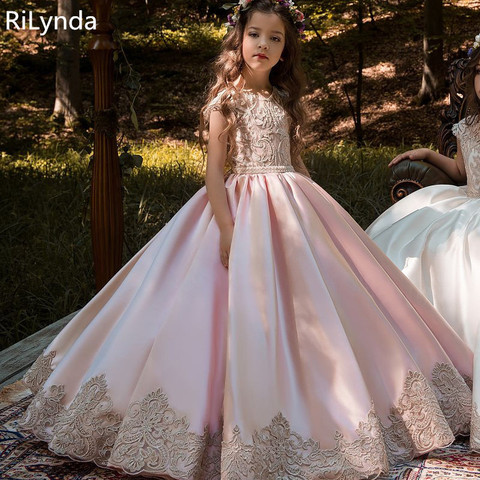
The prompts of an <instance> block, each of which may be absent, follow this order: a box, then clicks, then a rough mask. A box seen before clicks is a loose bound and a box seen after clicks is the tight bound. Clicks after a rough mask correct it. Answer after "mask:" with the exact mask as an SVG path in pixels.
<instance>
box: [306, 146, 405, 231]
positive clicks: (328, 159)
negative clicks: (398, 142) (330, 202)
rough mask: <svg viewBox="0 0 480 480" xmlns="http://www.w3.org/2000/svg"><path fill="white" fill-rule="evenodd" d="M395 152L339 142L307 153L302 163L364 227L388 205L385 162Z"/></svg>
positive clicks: (387, 175) (383, 148) (393, 149)
mask: <svg viewBox="0 0 480 480" xmlns="http://www.w3.org/2000/svg"><path fill="white" fill-rule="evenodd" d="M402 151H403V149H402ZM397 153H398V149H396V148H393V147H368V146H367V147H363V148H357V147H356V145H355V144H353V143H348V142H347V143H345V142H340V143H338V144H331V145H328V146H326V147H325V148H322V149H315V150H312V151H310V152H308V153H307V155H306V156H305V163H306V165H307V167H308V168H309V170H310V171H311V175H312V178H313V180H315V181H316V182H317V183H318V184H319V185H320V186H322V187H323V188H324V189H325V190H326V191H327V192H328V193H329V194H330V195H332V197H333V198H335V200H337V202H338V203H340V205H342V207H343V208H345V209H346V210H347V211H348V212H349V213H350V214H351V215H352V216H353V218H354V219H355V220H356V221H357V222H358V223H359V224H360V226H361V227H362V228H366V227H368V225H370V223H372V221H373V220H375V218H377V217H378V215H380V213H382V212H383V211H384V210H386V209H387V208H388V206H389V205H390V197H389V192H388V177H389V170H388V168H387V164H388V162H389V161H390V160H391V159H392V158H393V157H394V156H395V155H397Z"/></svg>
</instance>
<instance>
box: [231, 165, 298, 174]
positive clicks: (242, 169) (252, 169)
mask: <svg viewBox="0 0 480 480" xmlns="http://www.w3.org/2000/svg"><path fill="white" fill-rule="evenodd" d="M294 171H295V169H294V168H293V167H292V166H291V165H252V166H247V165H245V166H244V165H237V166H236V167H234V169H233V173H236V174H245V173H246V174H248V173H285V172H294Z"/></svg>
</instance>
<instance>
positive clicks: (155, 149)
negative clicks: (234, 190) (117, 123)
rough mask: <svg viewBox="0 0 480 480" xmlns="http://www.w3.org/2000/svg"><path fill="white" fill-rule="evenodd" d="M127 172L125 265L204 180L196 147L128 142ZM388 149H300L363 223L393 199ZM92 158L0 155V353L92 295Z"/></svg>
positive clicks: (57, 153) (51, 151) (56, 152)
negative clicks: (132, 157)
mask: <svg viewBox="0 0 480 480" xmlns="http://www.w3.org/2000/svg"><path fill="white" fill-rule="evenodd" d="M132 152H133V153H135V154H140V155H142V156H143V158H144V163H143V166H142V167H141V168H140V169H135V170H134V171H133V174H132V175H131V176H129V177H126V178H125V182H124V184H125V192H124V212H125V216H124V218H125V236H124V240H125V241H124V244H125V248H124V261H125V262H126V261H128V259H129V258H131V256H132V255H133V254H134V253H135V252H136V251H138V250H139V249H140V248H141V247H142V246H143V245H144V244H145V243H146V242H147V241H148V240H150V238H152V236H153V235H155V234H156V233H157V232H158V231H159V230H160V229H161V228H162V227H163V226H164V225H165V224H166V223H167V222H168V221H169V220H170V219H171V218H172V216H173V215H174V214H175V213H176V212H177V211H178V210H179V209H180V208H181V206H182V205H184V204H185V202H186V201H187V200H188V199H189V198H190V197H191V196H192V195H193V194H194V193H195V192H196V191H197V190H198V189H199V188H200V187H201V186H202V185H203V167H204V164H203V157H202V152H201V150H200V148H199V147H198V146H197V145H196V144H192V143H188V142H178V143H166V142H164V143H162V142H151V143H142V144H137V145H133V146H132ZM395 153H396V150H395V149H393V148H368V147H367V148H363V149H360V150H359V149H357V148H356V147H355V146H353V145H351V144H338V145H331V146H328V147H326V148H323V149H321V150H314V151H310V152H308V153H307V154H306V155H305V161H306V163H307V166H308V167H309V168H310V170H311V172H312V177H313V179H314V180H315V181H317V182H318V183H319V184H320V185H321V186H322V187H323V188H325V190H327V191H328V192H329V193H330V194H331V195H332V196H333V197H334V198H336V200H337V201H339V202H340V203H341V205H342V206H343V207H345V208H346V209H347V210H348V211H349V212H350V213H351V214H352V216H353V217H354V218H355V219H356V220H357V221H358V222H359V223H360V225H361V226H362V227H366V226H367V225H368V224H369V223H370V222H371V221H372V220H373V219H374V218H375V217H376V216H377V215H378V214H379V213H380V212H381V211H383V210H384V209H385V208H386V207H387V206H388V205H389V198H388V189H387V175H388V171H387V170H388V169H387V167H386V165H387V163H388V160H389V159H390V158H392V156H394V155H395ZM88 164H89V154H87V153H86V152H80V153H79V152H76V151H74V150H65V151H62V150H60V149H55V148H54V147H50V148H47V149H43V150H40V149H39V150H37V151H34V152H31V153H29V154H27V155H23V156H18V157H11V156H8V155H5V154H3V155H2V156H1V157H0V192H1V193H0V218H1V220H0V273H1V275H0V316H1V318H2V322H1V323H0V349H1V348H5V347H6V346H8V345H9V344H11V343H15V342H17V341H19V340H20V339H22V338H23V337H25V336H27V335H29V334H31V333H33V332H35V331H37V330H39V329H40V328H42V327H43V326H46V325H48V324H49V323H52V322H54V321H55V320H57V319H59V318H61V317H62V316H64V315H67V314H69V313H71V312H73V311H75V310H77V309H78V308H80V307H81V306H83V305H84V304H85V303H86V302H87V301H88V300H89V299H90V298H91V297H92V295H93V294H94V282H93V270H92V255H91V240H90V229H89V215H88V211H89V183H90V175H91V172H90V170H89V168H88Z"/></svg>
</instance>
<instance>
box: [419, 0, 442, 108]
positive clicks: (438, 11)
mask: <svg viewBox="0 0 480 480" xmlns="http://www.w3.org/2000/svg"><path fill="white" fill-rule="evenodd" d="M423 59H424V65H423V78H422V86H421V88H420V91H419V92H418V101H419V103H420V104H421V105H424V104H426V103H429V102H430V101H432V100H434V99H436V98H438V97H439V96H440V95H441V94H442V93H443V90H444V89H445V82H446V80H445V64H444V62H443V0H425V6H424V36H423Z"/></svg>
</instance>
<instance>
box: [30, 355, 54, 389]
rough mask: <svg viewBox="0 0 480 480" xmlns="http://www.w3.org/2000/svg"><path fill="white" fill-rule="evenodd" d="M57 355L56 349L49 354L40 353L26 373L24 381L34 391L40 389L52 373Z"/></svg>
mask: <svg viewBox="0 0 480 480" xmlns="http://www.w3.org/2000/svg"><path fill="white" fill-rule="evenodd" d="M55 355H56V352H54V351H51V352H49V353H48V354H47V355H40V356H39V357H38V358H37V359H36V360H35V362H34V363H33V365H32V366H31V367H30V369H29V370H28V372H27V373H26V374H25V375H24V377H23V382H24V383H25V384H26V385H27V387H28V388H29V389H30V390H31V391H32V392H33V393H37V392H39V391H40V389H41V388H42V387H43V384H44V383H45V382H46V381H47V378H48V377H49V376H50V374H51V373H52V371H53V368H52V362H53V359H54V358H55Z"/></svg>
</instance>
